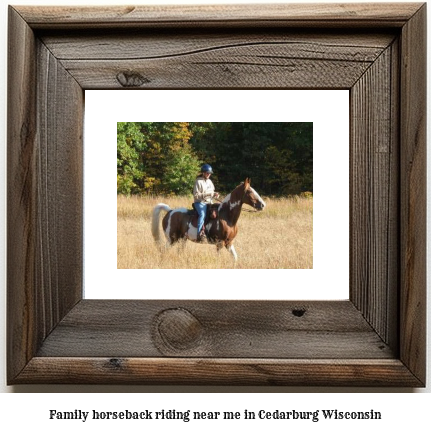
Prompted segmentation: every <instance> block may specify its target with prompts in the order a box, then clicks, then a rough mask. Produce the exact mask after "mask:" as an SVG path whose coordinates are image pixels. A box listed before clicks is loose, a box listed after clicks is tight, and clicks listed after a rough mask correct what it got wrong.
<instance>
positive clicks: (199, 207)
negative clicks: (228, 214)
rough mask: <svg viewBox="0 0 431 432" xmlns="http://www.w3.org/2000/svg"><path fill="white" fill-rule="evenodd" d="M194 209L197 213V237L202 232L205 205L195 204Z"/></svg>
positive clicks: (205, 210) (205, 211)
mask: <svg viewBox="0 0 431 432" xmlns="http://www.w3.org/2000/svg"><path fill="white" fill-rule="evenodd" d="M195 209H196V211H197V212H198V235H199V233H200V232H201V230H202V227H203V226H204V222H205V216H206V213H207V205H206V204H205V203H202V202H195Z"/></svg>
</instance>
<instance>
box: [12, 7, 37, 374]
mask: <svg viewBox="0 0 431 432" xmlns="http://www.w3.org/2000/svg"><path fill="white" fill-rule="evenodd" d="M8 39H9V46H8V104H7V113H8V128H7V139H8V144H9V145H8V147H7V166H8V169H7V182H8V188H7V202H8V204H7V293H8V296H7V317H8V328H7V332H8V337H7V355H8V364H7V367H8V376H16V375H17V374H18V373H19V372H20V371H21V370H22V369H23V368H24V367H25V365H26V364H27V362H28V361H29V360H30V359H31V358H32V357H33V356H34V354H35V352H36V342H37V341H36V339H35V328H34V320H35V314H36V310H35V308H36V304H35V292H34V279H33V273H34V268H35V256H34V250H35V244H36V227H35V212H36V208H37V203H36V187H37V185H36V181H35V179H36V171H35V164H36V162H35V160H36V151H35V140H36V115H35V113H36V71H35V63H34V59H35V56H36V53H35V38H34V36H33V33H32V31H31V30H30V29H29V27H28V25H27V24H26V23H25V21H24V20H22V18H21V17H20V16H19V15H18V14H17V13H16V12H15V11H14V10H12V9H9V29H8ZM11 143H13V145H11Z"/></svg>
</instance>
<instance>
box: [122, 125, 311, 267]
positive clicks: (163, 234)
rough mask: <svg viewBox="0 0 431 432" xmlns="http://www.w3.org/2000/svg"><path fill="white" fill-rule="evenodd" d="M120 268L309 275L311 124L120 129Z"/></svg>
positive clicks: (130, 126)
mask: <svg viewBox="0 0 431 432" xmlns="http://www.w3.org/2000/svg"><path fill="white" fill-rule="evenodd" d="M117 236H118V237H117V254H118V262H117V267H118V268H119V269H161V268H174V269H183V268H199V269H202V268H204V269H205V268H222V269H223V268H239V269H310V268H312V267H313V123H312V122H284V123H281V122H260V123H257V122H118V123H117Z"/></svg>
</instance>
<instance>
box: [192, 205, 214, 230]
mask: <svg viewBox="0 0 431 432" xmlns="http://www.w3.org/2000/svg"><path fill="white" fill-rule="evenodd" d="M218 207H219V205H218V204H209V205H207V213H206V215H205V221H204V226H205V225H206V224H207V223H208V222H209V221H210V219H217V217H218ZM187 215H189V216H191V218H192V220H191V223H192V225H193V226H194V227H197V226H198V212H197V210H196V209H195V203H192V209H191V210H188V211H187Z"/></svg>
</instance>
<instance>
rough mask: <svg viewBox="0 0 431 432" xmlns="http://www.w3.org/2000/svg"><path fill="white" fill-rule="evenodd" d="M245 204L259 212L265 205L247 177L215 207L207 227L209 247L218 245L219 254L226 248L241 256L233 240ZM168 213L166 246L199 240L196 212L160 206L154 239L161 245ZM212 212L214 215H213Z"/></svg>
mask: <svg viewBox="0 0 431 432" xmlns="http://www.w3.org/2000/svg"><path fill="white" fill-rule="evenodd" d="M243 204H248V205H250V206H251V207H253V208H254V209H255V210H257V211H262V210H263V209H264V208H265V206H266V204H265V201H264V200H263V199H262V198H261V197H260V196H259V194H258V193H257V192H256V191H255V190H254V189H253V188H252V187H251V186H250V179H249V178H246V179H245V181H244V182H242V183H241V184H239V185H238V186H237V187H236V188H235V189H234V190H233V191H232V192H231V193H230V194H228V195H227V196H226V197H225V198H224V200H223V201H221V202H220V203H219V204H212V205H211V209H212V210H215V215H213V218H212V219H209V221H208V222H207V223H206V224H205V234H206V236H207V241H208V243H210V244H215V245H216V247H217V251H220V250H221V249H222V248H223V247H225V248H226V249H227V250H228V251H229V252H230V253H231V254H232V256H233V258H234V260H235V261H236V260H237V259H238V255H237V253H236V250H235V248H234V245H233V241H234V239H235V237H236V235H237V234H238V225H237V223H238V219H239V216H240V214H241V209H242V205H243ZM162 211H163V212H166V215H165V216H164V217H163V220H162V228H163V233H164V235H165V237H166V240H167V244H168V245H173V244H175V243H177V242H179V241H181V240H191V241H193V242H197V241H198V231H197V213H196V212H195V211H194V210H187V209H186V208H183V207H179V208H175V209H171V208H170V207H169V206H168V205H166V204H163V203H160V204H157V205H156V206H155V207H154V209H153V216H152V222H151V232H152V235H153V237H154V240H155V241H156V242H157V243H160V240H161V239H160V228H159V227H160V223H159V219H160V213H161V212H162ZM211 213H213V212H211Z"/></svg>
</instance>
